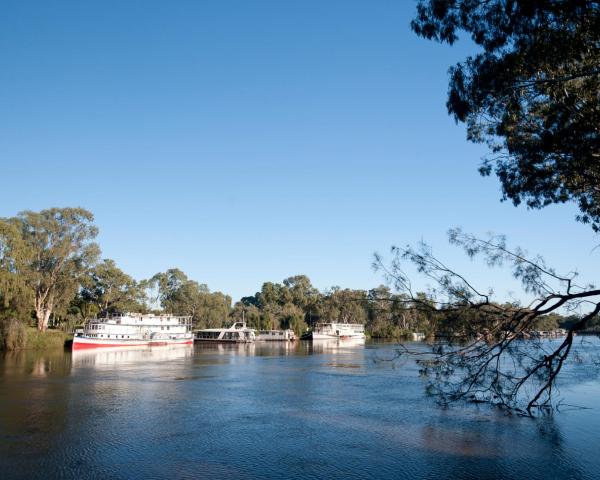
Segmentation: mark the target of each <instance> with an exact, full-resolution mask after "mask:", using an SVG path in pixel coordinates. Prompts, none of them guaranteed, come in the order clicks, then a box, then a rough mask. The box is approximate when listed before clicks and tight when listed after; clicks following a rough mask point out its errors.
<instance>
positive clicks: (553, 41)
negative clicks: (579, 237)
mask: <svg viewBox="0 0 600 480" xmlns="http://www.w3.org/2000/svg"><path fill="white" fill-rule="evenodd" d="M412 28H413V30H414V31H415V32H416V33H417V34H418V35H420V36H421V37H424V38H427V39H430V40H434V41H437V42H442V43H448V44H450V45H452V44H454V43H455V42H456V41H458V40H459V38H460V36H461V34H462V33H464V34H465V35H468V36H470V38H471V40H472V41H473V42H474V43H475V44H476V45H477V47H478V51H477V53H476V54H474V55H472V56H469V57H467V58H466V59H465V60H464V61H462V62H460V63H458V64H456V65H455V66H453V67H452V68H451V69H450V83H449V89H448V102H447V104H446V105H447V108H448V112H449V113H450V114H452V115H453V116H454V118H455V119H456V121H458V122H463V123H465V124H466V126H467V138H468V139H469V140H470V141H472V142H478V143H485V144H487V145H488V146H489V148H490V154H489V155H488V156H487V157H486V158H485V159H484V162H483V165H482V166H481V168H480V172H481V173H482V174H483V175H489V174H491V173H492V172H495V173H496V175H497V176H498V178H499V180H500V183H501V185H502V191H503V199H508V200H511V201H512V202H513V203H514V204H515V205H518V204H519V203H521V202H525V203H526V204H527V205H528V206H529V207H531V208H542V207H545V206H546V205H549V204H552V203H563V202H571V201H572V202H575V203H576V204H577V205H578V207H579V211H580V213H579V215H578V216H577V219H578V220H579V221H581V222H585V223H590V224H591V225H592V227H593V229H594V230H595V231H599V230H600V93H599V92H600V1H594V0H569V1H563V0H487V1H478V0H419V3H418V6H417V15H416V18H415V19H414V20H413V22H412Z"/></svg>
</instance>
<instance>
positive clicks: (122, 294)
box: [79, 259, 144, 313]
mask: <svg viewBox="0 0 600 480" xmlns="http://www.w3.org/2000/svg"><path fill="white" fill-rule="evenodd" d="M79 297H80V298H81V300H82V302H84V303H87V304H92V305H94V307H95V311H96V312H95V313H97V312H107V313H114V312H127V311H141V310H143V309H144V307H143V306H142V304H143V291H142V289H141V288H140V286H139V285H138V284H137V282H136V281H135V280H134V279H133V278H131V277H130V276H129V275H127V274H126V273H125V272H123V271H122V270H121V269H120V268H118V267H117V265H116V263H115V261H114V260H110V259H104V260H103V261H102V262H101V263H99V264H97V265H95V266H94V267H92V268H91V269H90V270H89V272H88V273H87V274H86V275H85V276H84V277H83V286H82V288H81V291H80V292H79Z"/></svg>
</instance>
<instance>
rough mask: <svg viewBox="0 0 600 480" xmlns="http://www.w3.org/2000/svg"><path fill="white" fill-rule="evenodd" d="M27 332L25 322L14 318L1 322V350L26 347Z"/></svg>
mask: <svg viewBox="0 0 600 480" xmlns="http://www.w3.org/2000/svg"><path fill="white" fill-rule="evenodd" d="M26 343H27V333H26V328H25V325H24V324H23V322H20V321H18V320H15V319H14V318H11V319H6V320H4V321H2V322H0V350H20V349H22V348H25V345H26Z"/></svg>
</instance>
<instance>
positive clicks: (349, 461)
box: [0, 341, 600, 480]
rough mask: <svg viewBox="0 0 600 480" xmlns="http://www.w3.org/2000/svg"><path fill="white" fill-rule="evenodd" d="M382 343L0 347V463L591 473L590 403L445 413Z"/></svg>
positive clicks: (593, 426) (532, 475) (593, 421)
mask: <svg viewBox="0 0 600 480" xmlns="http://www.w3.org/2000/svg"><path fill="white" fill-rule="evenodd" d="M394 348H395V347H394V345H393V344H387V345H386V344H372V343H369V342H367V343H366V345H365V343H364V342H360V343H359V342H352V341H350V342H348V341H325V342H281V343H280V342H264V343H263V342H257V343H255V344H197V345H195V346H193V347H192V346H188V347H186V346H177V347H175V346H165V347H152V348H147V347H143V348H141V349H135V350H123V349H110V350H107V349H100V350H90V351H85V350H83V351H76V352H74V353H73V354H71V352H63V351H55V352H44V353H38V352H20V353H17V354H11V355H3V356H0V471H2V472H3V473H5V472H10V475H8V477H9V478H10V477H11V476H14V477H20V478H58V477H62V478H78V479H85V478H164V477H169V476H172V477H186V478H224V477H227V476H230V477H235V478H344V479H347V478H383V479H385V478H389V479H396V478H459V479H460V478H465V479H466V478H508V479H510V478H515V479H516V478H524V477H526V478H528V480H535V479H540V480H541V479H545V478H564V479H567V478H580V479H592V478H594V476H595V475H596V474H597V472H598V471H600V458H598V456H597V432H598V431H600V416H599V415H598V409H597V408H596V409H595V410H575V411H572V412H568V413H567V414H565V415H559V416H557V417H555V418H546V419H540V420H530V419H523V418H516V417H510V416H506V415H505V414H503V413H502V412H498V411H496V410H493V409H490V408H488V407H483V406H479V407H465V408H463V407H461V406H453V407H451V408H449V409H445V410H443V409H440V408H439V407H438V406H437V405H436V404H435V403H434V402H433V401H432V400H431V399H429V398H427V397H426V396H425V395H424V393H423V382H422V380H421V379H420V378H419V375H418V366H416V365H415V364H414V362H413V363H411V362H406V363H403V364H402V365H401V366H400V367H396V368H394V367H393V366H392V365H391V363H390V362H381V361H374V360H375V358H376V357H377V358H379V357H382V358H383V357H386V355H387V353H386V352H393V351H394ZM568 372H569V370H567V374H568V375H570V374H569V373H568ZM569 378H570V377H569ZM574 378H577V377H574ZM567 385H569V389H570V390H568V391H565V392H564V393H565V394H566V395H567V396H568V397H569V398H571V402H573V398H579V397H582V398H583V397H584V396H586V397H585V398H587V401H588V403H589V405H591V406H593V405H596V407H597V400H594V399H593V398H592V397H593V395H594V394H598V392H599V391H600V390H599V389H598V386H597V384H596V383H594V384H586V383H582V382H577V383H567ZM571 385H572V387H571ZM565 390H567V389H566V387H565ZM574 396H575V397H574ZM577 396H579V397H577ZM596 398H597V397H596ZM5 477H6V475H4V476H3V478H5Z"/></svg>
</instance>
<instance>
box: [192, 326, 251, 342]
mask: <svg viewBox="0 0 600 480" xmlns="http://www.w3.org/2000/svg"><path fill="white" fill-rule="evenodd" d="M194 340H195V341H196V342H216V343H250V342H254V340H256V331H255V330H254V329H252V328H248V327H247V326H246V322H235V323H234V324H233V325H232V326H231V327H229V328H205V329H203V330H196V332H194Z"/></svg>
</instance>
